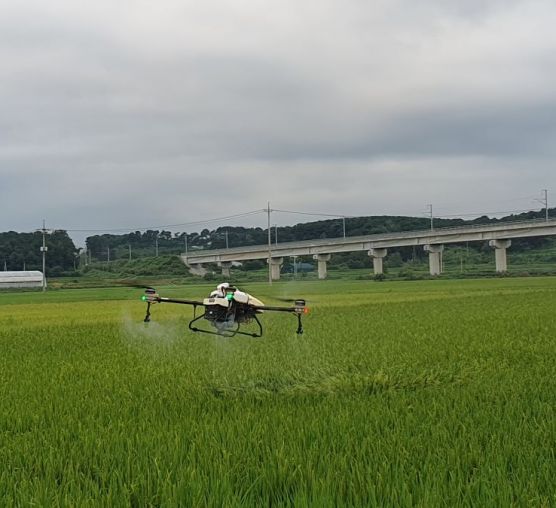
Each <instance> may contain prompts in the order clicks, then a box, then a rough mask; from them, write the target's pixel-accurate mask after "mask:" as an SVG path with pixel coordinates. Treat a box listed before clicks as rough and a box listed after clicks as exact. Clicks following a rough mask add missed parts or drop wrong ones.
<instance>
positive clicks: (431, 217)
mask: <svg viewBox="0 0 556 508" xmlns="http://www.w3.org/2000/svg"><path fill="white" fill-rule="evenodd" d="M427 208H428V211H429V217H430V219H431V231H432V230H433V229H434V217H433V215H432V205H427Z"/></svg>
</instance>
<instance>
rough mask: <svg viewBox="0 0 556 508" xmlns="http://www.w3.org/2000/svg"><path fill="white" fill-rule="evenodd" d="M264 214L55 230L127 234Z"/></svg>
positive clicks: (254, 211)
mask: <svg viewBox="0 0 556 508" xmlns="http://www.w3.org/2000/svg"><path fill="white" fill-rule="evenodd" d="M263 212H266V210H262V209H261V210H252V211H250V212H244V213H238V214H234V215H227V216H226V217H215V218H212V219H205V220H199V221H192V222H182V223H179V224H164V225H162V226H141V227H118V228H80V229H73V228H72V229H64V228H57V229H59V230H63V231H68V232H71V233H102V232H122V231H123V232H129V231H147V230H149V229H150V230H157V229H164V228H177V227H183V226H198V225H201V224H208V223H211V222H219V221H224V220H230V219H236V218H239V217H249V216H251V215H257V214H260V213H263Z"/></svg>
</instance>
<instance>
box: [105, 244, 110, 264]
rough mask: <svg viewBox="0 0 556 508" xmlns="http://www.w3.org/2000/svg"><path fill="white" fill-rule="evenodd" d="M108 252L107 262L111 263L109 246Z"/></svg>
mask: <svg viewBox="0 0 556 508" xmlns="http://www.w3.org/2000/svg"><path fill="white" fill-rule="evenodd" d="M106 252H107V256H108V257H107V260H108V262H109V263H110V245H109V246H108V250H107V251H106Z"/></svg>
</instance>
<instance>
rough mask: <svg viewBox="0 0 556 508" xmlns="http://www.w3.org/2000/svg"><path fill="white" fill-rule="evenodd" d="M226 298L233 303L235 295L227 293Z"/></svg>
mask: <svg viewBox="0 0 556 508" xmlns="http://www.w3.org/2000/svg"><path fill="white" fill-rule="evenodd" d="M226 298H227V299H228V301H231V300H233V299H234V294H233V293H227V294H226Z"/></svg>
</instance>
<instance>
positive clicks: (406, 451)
mask: <svg viewBox="0 0 556 508" xmlns="http://www.w3.org/2000/svg"><path fill="white" fill-rule="evenodd" d="M210 287H211V285H208V284H207V285H204V286H194V287H193V286H184V287H181V288H175V287H174V288H167V289H164V288H161V293H163V294H164V295H168V296H182V297H184V298H198V297H199V295H203V294H207V293H208V291H209V290H210ZM245 289H246V290H248V291H249V292H251V293H252V294H254V295H256V296H258V297H260V298H261V299H262V300H263V301H265V302H268V303H269V304H272V303H278V300H275V299H274V298H273V297H284V296H293V295H296V296H298V295H303V296H305V297H306V298H307V299H308V300H309V301H311V300H316V303H314V308H313V309H312V311H311V313H310V314H309V315H308V316H307V317H306V319H305V329H306V334H305V335H304V336H302V337H298V336H296V335H295V333H294V330H295V319H294V318H293V317H292V316H288V315H276V314H274V315H273V314H270V313H265V314H264V315H263V316H262V319H263V321H264V323H265V326H266V330H267V333H266V335H265V337H264V338H263V339H262V340H251V339H248V338H234V339H231V340H226V339H221V338H216V337H204V336H196V335H192V334H191V333H190V332H188V331H187V328H186V323H187V319H188V318H190V317H191V315H192V311H191V310H190V309H188V308H184V307H183V306H179V305H176V306H171V305H163V304H161V305H157V306H156V308H155V309H154V312H153V322H152V323H150V325H148V326H145V325H144V323H142V318H143V316H144V304H143V303H142V302H140V301H139V295H140V291H138V290H130V289H106V290H94V291H92V290H73V291H58V292H52V293H47V294H45V295H42V294H30V293H27V294H17V295H2V294H0V305H2V310H3V311H2V312H0V343H1V344H2V355H0V393H1V394H2V410H1V411H0V436H1V437H2V440H1V445H0V461H1V463H2V469H1V471H0V505H1V506H30V505H36V506H229V505H237V506H512V505H516V504H517V505H519V504H520V503H521V501H522V500H525V504H530V505H533V506H551V505H552V504H554V501H555V498H554V478H555V477H556V462H555V461H554V460H553V454H554V452H553V447H552V446H551V443H554V441H555V440H556V423H555V422H556V418H555V414H554V408H555V407H556V377H555V376H554V372H555V371H556V344H555V342H554V336H556V322H555V321H554V319H553V313H554V306H555V305H556V289H555V285H554V280H553V279H523V280H515V279H492V280H488V281H457V282H454V281H442V280H440V281H425V282H408V283H406V282H384V283H383V284H374V283H373V282H372V281H360V282H350V283H343V282H324V283H323V282H312V283H311V282H309V283H284V284H273V286H272V288H269V287H268V286H267V285H262V284H252V285H249V286H247V287H245Z"/></svg>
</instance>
